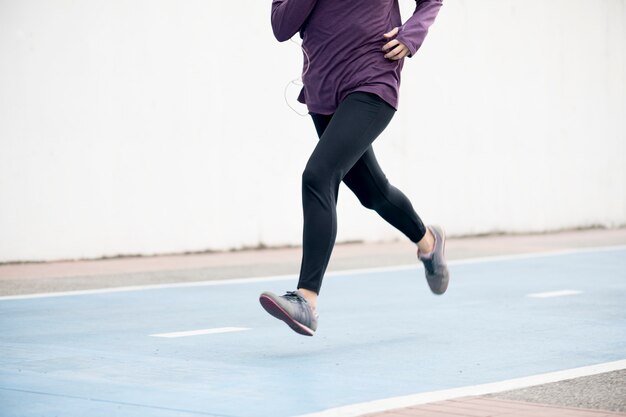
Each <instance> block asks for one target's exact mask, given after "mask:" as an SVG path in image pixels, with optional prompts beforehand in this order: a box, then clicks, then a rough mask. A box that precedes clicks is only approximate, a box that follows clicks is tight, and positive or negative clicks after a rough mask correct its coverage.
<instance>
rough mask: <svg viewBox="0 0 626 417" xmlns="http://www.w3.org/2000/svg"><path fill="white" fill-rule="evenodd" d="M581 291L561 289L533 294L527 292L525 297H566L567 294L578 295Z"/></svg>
mask: <svg viewBox="0 0 626 417" xmlns="http://www.w3.org/2000/svg"><path fill="white" fill-rule="evenodd" d="M582 293H583V292H582V291H578V290H561V291H548V292H537V293H534V294H528V295H526V297H531V298H553V297H566V296H568V295H578V294H582Z"/></svg>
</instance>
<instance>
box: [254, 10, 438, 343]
mask: <svg viewBox="0 0 626 417" xmlns="http://www.w3.org/2000/svg"><path fill="white" fill-rule="evenodd" d="M441 4H442V0H416V8H415V12H414V13H413V15H412V16H411V17H410V18H409V19H408V20H407V21H406V22H405V23H404V24H402V21H401V17H400V8H399V5H398V0H273V1H272V29H273V31H274V35H275V36H276V39H278V41H280V42H283V41H286V40H289V39H290V38H291V37H292V36H294V35H295V34H296V33H298V32H299V33H300V36H301V37H302V47H303V49H304V51H305V52H306V54H305V63H304V69H303V84H304V87H303V89H302V91H301V93H300V96H299V97H298V100H299V101H300V102H302V103H305V104H306V105H307V108H308V110H309V114H310V115H311V118H312V119H313V124H314V125H315V129H316V131H317V134H318V136H319V141H318V143H317V146H316V147H315V149H314V150H313V153H312V154H311V156H310V158H309V160H308V162H307V164H306V168H305V169H304V172H303V174H302V205H303V211H304V231H303V256H302V264H301V269H300V277H299V281H298V287H297V288H298V289H297V291H288V292H287V293H286V294H285V295H282V296H277V295H275V294H273V293H270V292H264V293H263V294H261V296H260V302H261V305H262V306H263V308H265V310H267V312H268V313H270V314H271V315H273V316H274V317H276V318H278V319H280V320H283V321H284V322H285V323H287V324H288V325H289V327H291V328H292V329H293V330H294V331H296V332H298V333H300V334H303V335H307V336H312V335H313V334H314V333H315V330H316V329H317V319H318V314H317V297H318V294H319V292H320V288H321V285H322V279H323V277H324V273H325V272H326V267H327V265H328V262H329V260H330V255H331V252H332V249H333V246H334V244H335V237H336V234H337V213H336V204H337V193H338V190H339V184H340V183H341V181H343V182H344V183H345V184H346V185H347V186H348V188H350V189H351V190H352V191H353V192H354V193H355V194H356V196H357V197H358V199H359V201H360V202H361V203H362V204H363V205H364V206H365V207H367V208H370V209H372V210H375V211H376V212H377V213H378V214H379V215H380V216H381V217H382V218H383V219H385V220H386V221H387V222H389V223H390V224H391V225H392V226H394V227H396V228H397V229H398V230H400V231H401V232H402V233H404V234H405V235H406V236H407V237H408V238H409V239H410V240H411V241H413V242H415V243H416V244H417V256H418V259H420V260H421V261H422V263H423V264H424V269H425V271H426V279H427V282H428V284H429V286H430V289H431V291H432V292H433V293H435V294H443V293H444V292H445V291H446V289H447V287H448V269H447V266H446V263H445V259H444V247H445V235H444V232H443V229H442V228H441V227H439V226H429V227H426V226H424V224H423V223H422V220H421V219H420V218H419V216H418V215H417V213H416V212H415V210H414V209H413V206H412V205H411V202H410V201H409V199H408V198H407V197H406V196H405V195H404V194H403V193H402V192H401V191H400V190H398V189H397V188H395V187H393V186H392V185H391V184H390V183H389V181H388V180H387V178H386V177H385V174H384V173H383V171H382V170H381V168H380V166H379V165H378V162H377V161H376V157H375V155H374V150H373V149H372V143H373V142H374V140H375V139H376V138H377V137H378V136H379V135H380V134H381V133H382V131H383V130H384V129H385V128H386V126H387V125H388V124H389V122H390V121H391V119H392V117H393V115H394V113H395V112H396V109H397V107H398V89H399V86H400V72H401V70H402V65H403V63H404V58H405V57H411V56H413V55H414V54H415V53H416V52H417V50H418V49H419V48H420V46H421V45H422V42H423V41H424V38H425V37H426V34H427V32H428V28H429V27H430V26H431V25H432V23H433V22H434V20H435V17H436V16H437V13H438V12H439V8H440V7H441Z"/></svg>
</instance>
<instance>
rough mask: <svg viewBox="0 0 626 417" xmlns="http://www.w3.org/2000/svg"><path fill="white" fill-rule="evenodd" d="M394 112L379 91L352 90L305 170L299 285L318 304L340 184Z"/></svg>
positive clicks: (333, 235) (335, 225)
mask: <svg viewBox="0 0 626 417" xmlns="http://www.w3.org/2000/svg"><path fill="white" fill-rule="evenodd" d="M394 113H395V110H394V109H393V107H391V106H390V105H389V104H387V103H386V102H384V101H383V100H382V99H380V98H379V97H378V96H375V95H373V94H369V93H353V94H350V95H349V96H348V97H347V98H346V99H345V100H344V101H343V102H342V103H341V104H340V105H339V107H338V109H337V111H336V112H335V113H334V114H333V115H332V118H331V119H330V121H328V124H327V126H326V127H325V129H324V130H323V133H322V135H321V137H320V139H319V142H318V143H317V146H316V147H315V150H314V151H313V153H312V154H311V157H310V158H309V161H308V162H307V165H306V168H305V170H304V172H303V174H302V205H303V211H304V231H303V256H302V265H301V269H300V279H299V282H298V289H300V291H301V292H302V293H303V294H304V295H305V297H307V299H308V300H310V302H311V303H312V304H313V305H314V304H315V295H316V294H319V291H320V288H321V285H322V279H323V276H324V273H325V271H326V267H327V265H328V262H329V260H330V255H331V252H332V249H333V246H334V244H335V237H336V234H337V213H336V204H337V193H338V189H339V184H340V182H341V181H342V180H343V178H344V176H345V175H346V174H347V173H348V171H350V169H351V168H352V167H353V166H354V164H355V163H356V162H357V161H358V160H359V159H360V158H361V156H363V154H364V153H365V152H366V151H367V150H368V149H369V147H370V145H371V144H372V142H373V141H374V140H375V139H376V138H377V137H378V135H380V133H381V132H382V131H383V130H384V129H385V127H386V126H387V125H388V124H389V122H390V121H391V119H392V117H393V115H394ZM314 121H315V119H314ZM316 127H317V125H316ZM317 128H318V131H319V130H320V129H319V127H317Z"/></svg>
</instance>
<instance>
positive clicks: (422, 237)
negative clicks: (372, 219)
mask: <svg viewBox="0 0 626 417" xmlns="http://www.w3.org/2000/svg"><path fill="white" fill-rule="evenodd" d="M311 118H312V119H313V123H314V125H315V129H316V131H317V136H318V137H320V138H321V137H322V135H323V134H324V131H325V130H326V127H327V126H328V124H329V123H330V120H331V118H332V115H325V114H311ZM343 182H344V183H345V184H346V185H347V186H348V188H350V189H351V190H352V192H354V194H355V195H356V196H357V198H358V199H359V201H360V202H361V204H363V206H364V207H367V208H369V209H372V210H375V211H376V212H377V213H378V214H379V215H380V216H381V217H382V218H383V219H385V220H386V221H387V222H388V223H389V224H391V225H392V226H394V227H395V228H396V229H398V230H400V231H401V232H402V233H404V234H405V235H406V236H407V237H408V238H409V239H410V240H411V241H413V242H414V243H416V244H417V247H418V248H419V251H420V253H425V254H427V253H430V252H432V250H433V248H434V245H435V239H434V236H433V234H432V233H431V232H430V230H429V229H428V228H426V227H425V226H424V224H423V222H422V220H421V219H420V218H419V216H418V215H417V213H416V212H415V210H414V209H413V206H412V205H411V202H410V201H409V199H408V198H407V197H406V196H405V195H404V194H403V193H402V192H401V191H400V190H398V189H397V188H395V187H394V186H393V185H391V184H390V183H389V181H388V180H387V177H386V176H385V174H384V173H383V171H382V169H381V168H380V165H379V164H378V161H377V160H376V155H375V154H374V150H373V148H372V147H371V146H370V147H369V148H368V149H367V151H365V153H364V154H363V156H362V157H361V158H360V159H359V160H358V161H357V162H356V164H354V166H353V167H352V168H351V169H350V171H348V173H347V174H346V176H345V177H344V179H343ZM310 296H313V295H312V294H310Z"/></svg>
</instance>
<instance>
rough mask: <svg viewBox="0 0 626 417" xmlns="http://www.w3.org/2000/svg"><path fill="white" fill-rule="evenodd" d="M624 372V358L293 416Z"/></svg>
mask: <svg viewBox="0 0 626 417" xmlns="http://www.w3.org/2000/svg"><path fill="white" fill-rule="evenodd" d="M621 369H626V359H625V360H619V361H615V362H607V363H601V364H598V365H591V366H584V367H581V368H574V369H567V370H564V371H557V372H549V373H546V374H540V375H533V376H528V377H523V378H515V379H508V380H505V381H500V382H493V383H489V384H481V385H473V386H469V387H461V388H452V389H446V390H441V391H431V392H424V393H420V394H413V395H405V396H402V397H393V398H386V399H383V400H376V401H370V402H365V403H359V404H352V405H347V406H344V407H337V408H331V409H328V410H324V411H321V412H318V413H311V414H303V415H300V416H297V417H357V416H362V415H364V414H370V413H379V412H383V411H389V410H393V409H396V408H405V407H412V406H416V405H421V404H428V403H432V402H436V401H445V400H452V399H455V398H461V397H470V396H475V395H486V394H494V393H496V392H503V391H509V390H514V389H520V388H527V387H532V386H536V385H543V384H548V383H551V382H559V381H565V380H568V379H574V378H580V377H583V376H590V375H597V374H602V373H605V372H612V371H618V370H621Z"/></svg>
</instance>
